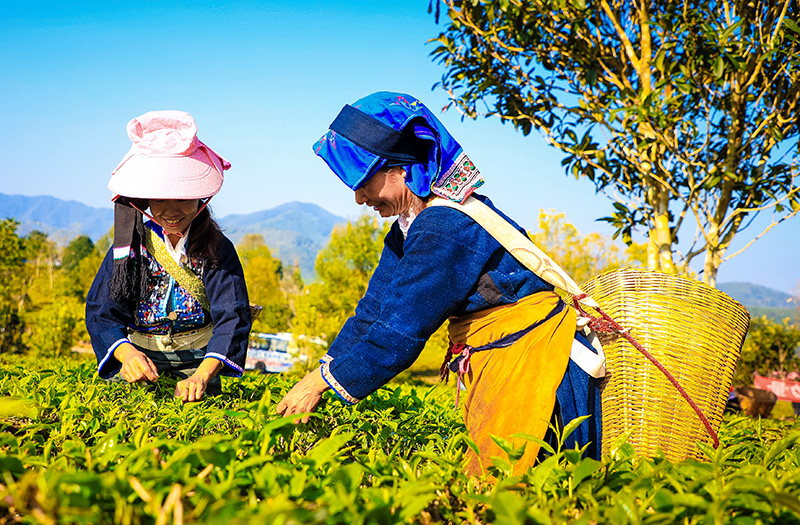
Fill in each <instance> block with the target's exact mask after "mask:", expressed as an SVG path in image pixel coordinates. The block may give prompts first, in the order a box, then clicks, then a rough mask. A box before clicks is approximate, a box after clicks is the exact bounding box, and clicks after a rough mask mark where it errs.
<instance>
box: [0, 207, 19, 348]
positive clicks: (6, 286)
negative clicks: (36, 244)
mask: <svg viewBox="0 0 800 525" xmlns="http://www.w3.org/2000/svg"><path fill="white" fill-rule="evenodd" d="M18 225H19V223H18V222H17V221H15V220H13V219H3V220H2V221H0V353H4V352H9V351H12V350H19V340H20V334H21V331H22V327H23V325H22V320H21V318H20V316H19V303H20V301H21V292H22V284H23V281H22V279H21V274H22V269H23V265H24V264H25V260H24V256H25V249H24V243H23V241H22V239H21V238H20V237H19V236H18V235H17V226H18Z"/></svg>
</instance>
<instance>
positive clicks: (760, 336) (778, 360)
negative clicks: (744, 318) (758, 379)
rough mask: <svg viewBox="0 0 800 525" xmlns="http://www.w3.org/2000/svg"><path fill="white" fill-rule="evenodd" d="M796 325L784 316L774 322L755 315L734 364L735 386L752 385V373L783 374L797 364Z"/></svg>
mask: <svg viewBox="0 0 800 525" xmlns="http://www.w3.org/2000/svg"><path fill="white" fill-rule="evenodd" d="M798 351H800V328H798V327H797V326H793V325H791V324H790V323H789V319H788V318H787V319H784V320H783V321H782V322H780V323H777V322H775V321H773V320H771V319H769V318H767V316H763V317H756V318H755V319H752V320H751V321H750V331H749V332H748V333H747V338H746V339H745V342H744V345H743V347H742V354H741V356H740V357H739V362H738V363H737V365H736V373H735V374H734V376H733V384H735V385H752V384H753V374H754V373H759V374H762V375H764V374H768V373H770V372H777V373H778V375H779V376H781V377H785V375H786V373H788V372H791V371H793V370H798V367H800V357H798V354H797V352H798Z"/></svg>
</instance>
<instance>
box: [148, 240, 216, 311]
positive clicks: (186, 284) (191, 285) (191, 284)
mask: <svg viewBox="0 0 800 525" xmlns="http://www.w3.org/2000/svg"><path fill="white" fill-rule="evenodd" d="M145 245H146V246H147V251H149V252H150V253H152V254H153V257H155V258H156V261H158V264H160V265H161V266H163V267H164V269H165V270H166V271H167V273H169V274H170V275H171V276H172V278H173V279H175V280H176V281H178V284H180V285H181V287H183V289H184V290H186V291H187V292H189V294H190V295H191V296H192V297H193V298H194V300H195V301H197V302H198V303H200V306H202V307H203V309H204V310H206V311H211V303H210V302H209V300H208V295H206V286H205V284H203V280H202V279H200V277H198V276H197V275H195V274H193V273H192V272H190V271H189V270H187V269H186V268H184V267H183V266H181V265H180V264H178V263H177V262H175V259H173V258H172V256H170V254H169V253H168V252H167V247H166V245H165V244H164V241H163V240H162V239H161V238H160V237H159V236H158V235H157V234H156V233H155V232H154V231H153V230H151V229H148V230H147V234H146V235H145Z"/></svg>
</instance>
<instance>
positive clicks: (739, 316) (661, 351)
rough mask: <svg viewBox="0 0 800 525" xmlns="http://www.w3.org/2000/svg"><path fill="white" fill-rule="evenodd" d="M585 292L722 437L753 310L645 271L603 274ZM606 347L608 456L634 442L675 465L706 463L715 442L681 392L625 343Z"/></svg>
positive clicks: (622, 340)
mask: <svg viewBox="0 0 800 525" xmlns="http://www.w3.org/2000/svg"><path fill="white" fill-rule="evenodd" d="M583 290H584V291H585V292H586V293H587V294H589V295H590V296H591V297H593V298H594V299H595V300H596V301H597V302H598V303H599V304H600V308H602V309H603V311H605V312H606V313H607V314H608V315H609V316H611V317H612V318H613V319H615V320H616V321H617V322H618V323H620V324H621V325H622V326H623V327H624V328H626V329H627V330H630V333H631V335H632V336H633V337H634V338H635V339H636V340H637V341H638V342H639V343H640V344H641V345H642V346H643V347H644V348H645V349H646V350H647V351H649V352H650V353H651V354H652V355H653V357H654V358H655V359H656V360H657V361H659V362H660V363H661V364H662V365H664V366H665V367H666V369H667V370H668V371H669V372H671V373H672V375H673V376H674V377H675V379H677V381H678V383H679V384H680V385H681V386H682V387H683V388H684V390H685V391H686V392H687V393H688V394H689V396H691V398H692V399H693V400H694V402H695V403H696V404H697V405H698V406H699V408H700V410H701V411H702V412H703V414H705V416H706V418H707V419H708V421H709V423H710V424H711V426H712V428H713V429H714V431H715V432H716V431H718V430H719V426H720V423H721V422H722V412H723V409H724V408H725V402H726V400H727V398H728V393H729V392H730V387H731V381H732V379H733V372H734V369H735V368H736V362H737V360H738V359H739V352H740V350H741V347H742V343H743V342H744V337H745V335H746V334H747V329H748V326H749V321H750V315H749V314H748V313H747V310H745V308H744V307H743V306H742V305H741V304H739V303H737V302H736V301H734V300H733V299H731V298H730V297H729V296H727V295H725V294H724V293H722V292H720V291H719V290H717V289H715V288H711V287H710V286H708V285H706V284H704V283H701V282H699V281H695V280H692V279H689V278H686V277H680V276H676V275H668V274H664V273H660V272H654V271H649V270H641V269H631V268H625V269H621V270H614V271H611V272H607V273H604V274H602V275H600V276H598V277H596V278H594V279H592V280H591V281H589V282H588V283H586V284H585V285H584V286H583ZM601 341H603V337H602V336H601ZM603 343H604V349H605V352H606V369H607V374H608V375H607V376H606V380H605V384H604V387H603V393H602V405H603V444H602V450H603V453H604V454H605V453H608V452H609V450H610V449H611V446H612V445H613V444H614V442H615V441H616V440H617V439H618V438H619V437H620V436H621V435H628V436H629V437H628V442H629V443H630V444H631V445H632V446H633V447H634V449H636V451H637V452H638V453H639V454H643V455H647V456H654V455H656V454H657V452H658V451H659V450H660V451H662V452H663V454H664V455H665V457H667V458H668V459H669V460H671V461H680V460H682V459H686V458H694V459H697V460H704V459H705V456H703V455H702V454H701V452H700V451H699V449H698V447H697V445H696V443H697V442H704V443H708V444H709V445H713V440H712V438H711V436H710V435H709V433H708V431H707V430H706V427H705V426H704V425H703V423H702V422H701V420H700V418H699V417H698V415H697V414H696V413H695V411H694V410H693V409H692V408H691V406H690V405H689V403H688V402H687V401H686V400H685V399H684V398H683V397H682V396H681V395H680V393H679V392H678V391H677V389H676V388H675V386H673V385H672V383H670V382H669V380H668V379H667V377H666V376H665V375H664V374H663V373H662V372H661V371H660V370H658V368H656V366H655V365H653V364H652V363H651V362H650V361H649V360H648V359H647V358H645V357H644V355H642V353H641V352H639V351H638V350H636V348H634V347H633V346H632V345H631V344H630V343H629V342H628V341H627V340H626V339H625V338H623V337H616V338H611V339H606V340H605V341H603Z"/></svg>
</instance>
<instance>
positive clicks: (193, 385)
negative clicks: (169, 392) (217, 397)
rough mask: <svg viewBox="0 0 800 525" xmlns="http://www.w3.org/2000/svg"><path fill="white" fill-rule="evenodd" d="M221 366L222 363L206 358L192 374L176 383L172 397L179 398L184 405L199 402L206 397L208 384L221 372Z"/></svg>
mask: <svg viewBox="0 0 800 525" xmlns="http://www.w3.org/2000/svg"><path fill="white" fill-rule="evenodd" d="M222 366H223V365H222V362H221V361H219V360H218V359H214V358H212V357H206V358H205V359H203V362H202V363H200V366H198V367H197V370H195V372H194V374H192V375H191V376H189V377H187V378H186V379H183V380H181V381H178V384H177V385H176V386H175V394H174V396H175V397H178V398H180V399H181V401H183V402H184V403H193V402H195V401H200V400H201V399H202V398H203V396H204V395H206V388H207V387H208V382H209V381H211V379H213V378H214V377H215V376H216V375H217V374H218V373H219V371H220V370H222Z"/></svg>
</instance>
